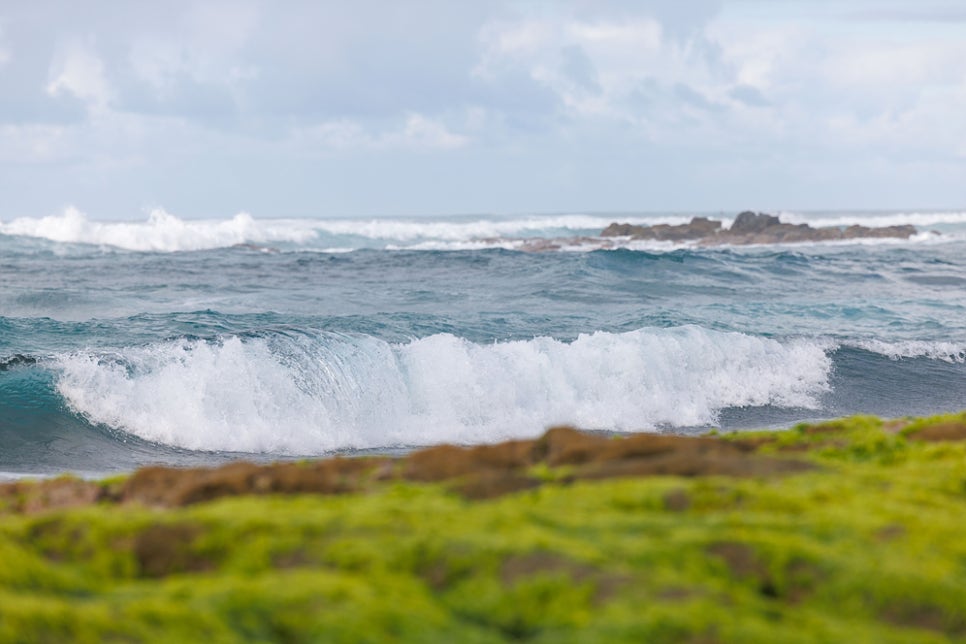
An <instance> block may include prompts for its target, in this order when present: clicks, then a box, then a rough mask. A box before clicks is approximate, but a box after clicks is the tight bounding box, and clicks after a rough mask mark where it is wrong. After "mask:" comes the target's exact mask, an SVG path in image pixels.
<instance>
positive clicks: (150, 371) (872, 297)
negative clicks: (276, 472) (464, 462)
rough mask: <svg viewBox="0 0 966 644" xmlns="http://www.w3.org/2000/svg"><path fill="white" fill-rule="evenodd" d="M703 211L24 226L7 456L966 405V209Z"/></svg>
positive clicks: (16, 263)
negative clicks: (800, 234) (676, 237)
mask: <svg viewBox="0 0 966 644" xmlns="http://www.w3.org/2000/svg"><path fill="white" fill-rule="evenodd" d="M693 214H702V213H680V214H647V213H643V214H642V213H638V214H628V213H621V214H587V215H585V214H563V215H544V216H537V215H525V216H501V217H497V216H464V217H414V218H409V219H402V218H375V219H286V220H281V219H270V218H261V217H259V218H255V217H252V216H250V215H247V214H239V215H236V216H235V217H232V218H230V219H225V220H206V221H194V220H184V219H180V218H178V217H176V216H174V215H172V214H169V213H166V212H164V211H161V210H158V211H155V212H153V213H151V214H150V216H149V217H148V218H147V219H146V220H145V219H143V218H142V219H141V220H139V221H131V222H99V221H96V220H95V219H93V218H89V217H87V216H85V215H84V214H82V213H80V212H78V211H77V210H74V209H68V210H67V211H66V212H64V213H63V214H61V215H57V216H51V217H45V218H20V219H6V220H3V221H0V477H10V476H22V475H25V474H40V475H43V474H54V473H59V472H64V471H71V472H76V473H80V474H87V475H99V474H104V473H109V472H115V471H124V470H129V469H131V468H133V467H136V466H138V465H142V464H146V463H172V464H182V465H187V464H200V463H215V462H221V461H224V460H227V459H232V458H263V459H274V458H283V457H293V456H294V457H301V456H316V455H325V454H333V453H358V452H360V451H363V452H365V451H369V450H375V451H378V452H386V451H393V450H399V449H408V448H411V447H415V446H421V445H430V444H437V443H442V442H452V443H461V444H475V443H487V442H493V441H498V440H503V439H507V438H520V437H532V436H536V435H538V434H540V433H541V432H543V431H544V429H545V428H546V427H548V426H550V425H553V424H559V423H568V424H574V425H577V426H579V427H583V428H588V429H598V430H607V431H614V432H676V433H696V432H704V431H707V430H709V429H711V428H722V429H725V430H731V429H743V428H755V427H783V426H788V425H791V424H794V423H796V422H800V421H804V420H816V419H822V418H829V417H835V416H840V415H844V414H854V413H874V414H879V415H884V416H890V417H891V416H901V415H906V414H930V413H936V412H943V411H953V410H959V409H964V408H966V364H964V361H966V213H963V212H875V213H868V212H867V213H849V212H825V213H781V217H782V220H783V221H787V222H791V223H809V224H811V225H813V226H825V225H828V226H847V225H850V224H854V223H860V224H864V225H868V226H884V225H892V224H913V225H915V226H916V227H917V231H918V232H917V234H916V235H914V236H913V237H912V238H911V239H908V240H896V239H889V240H886V239H877V240H855V241H850V242H827V243H817V244H794V245H791V244H790V245H782V246H732V247H703V246H700V245H698V244H695V243H693V242H692V243H688V244H671V243H668V242H644V241H634V240H629V239H616V240H615V239H604V238H600V237H599V236H598V235H599V233H600V231H601V230H602V229H603V228H604V227H605V226H606V225H607V224H609V223H611V222H613V221H621V222H624V221H626V222H631V223H637V224H656V223H670V224H677V223H683V222H686V221H688V220H689V219H690V218H691V216H692V215H693ZM705 214H707V213H705ZM709 216H711V217H713V218H718V219H722V220H723V221H724V222H725V225H728V224H729V223H730V221H731V219H733V217H734V213H728V214H724V215H719V214H716V213H711V214H709ZM538 240H552V243H547V244H536V243H534V242H535V241H538ZM534 248H543V249H552V250H550V251H549V252H528V251H529V250H532V249H534Z"/></svg>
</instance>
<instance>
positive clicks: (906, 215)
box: [778, 211, 966, 228]
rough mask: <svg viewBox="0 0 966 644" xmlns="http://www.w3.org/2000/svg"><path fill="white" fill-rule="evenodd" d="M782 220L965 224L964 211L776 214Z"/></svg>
mask: <svg viewBox="0 0 966 644" xmlns="http://www.w3.org/2000/svg"><path fill="white" fill-rule="evenodd" d="M778 217H779V218H780V219H781V220H782V222H785V223H789V224H809V225H812V226H852V225H856V224H857V225H862V226H869V227H881V226H903V225H906V224H910V225H913V226H916V227H917V228H922V227H924V226H941V225H951V226H961V225H963V224H966V212H954V211H937V212H889V213H834V214H833V213H828V214H825V213H795V212H782V213H779V214H778Z"/></svg>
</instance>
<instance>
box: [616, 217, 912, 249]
mask: <svg viewBox="0 0 966 644" xmlns="http://www.w3.org/2000/svg"><path fill="white" fill-rule="evenodd" d="M914 234H916V228H915V227H914V226H910V225H903V226H885V227H881V228H870V227H868V226H860V225H854V226H849V227H848V228H845V229H842V228H839V227H835V226H828V227H822V228H813V227H811V226H809V225H808V224H788V223H783V222H782V221H781V220H780V219H779V218H778V217H777V216H775V215H769V214H765V213H755V212H751V211H750V210H746V211H744V212H742V213H740V214H739V215H738V216H737V217H735V220H734V222H733V223H732V224H731V227H730V228H727V229H724V228H722V226H721V222H720V221H715V220H713V219H708V218H707V217H694V218H693V219H692V220H691V222H690V223H687V224H681V225H677V226H672V225H669V224H656V225H654V226H639V225H633V224H627V223H617V222H615V223H612V224H610V225H609V226H607V228H605V229H604V230H603V231H602V232H601V237H630V238H631V239H645V240H656V241H696V242H697V243H698V244H700V245H702V246H717V245H721V244H734V245H748V244H791V243H802V242H825V241H835V240H840V239H850V240H851V239H863V238H872V239H886V238H895V239H908V238H909V237H911V236H912V235H914Z"/></svg>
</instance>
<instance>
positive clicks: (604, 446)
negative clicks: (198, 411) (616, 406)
mask: <svg viewBox="0 0 966 644" xmlns="http://www.w3.org/2000/svg"><path fill="white" fill-rule="evenodd" d="M506 640H526V641H541V642H567V641H579V642H617V641H628V642H678V641H685V642H795V641H801V642H815V641H825V642H910V641H922V642H930V641H936V642H942V641H966V414H960V415H954V416H945V417H941V418H931V419H919V420H915V421H891V422H883V421H880V420H879V419H876V418H869V417H856V418H851V419H847V420H843V421H836V422H832V423H826V424H822V425H812V426H800V427H797V428H795V429H792V430H788V431H783V432H775V433H765V432H756V433H745V434H739V435H730V436H726V437H721V438H703V439H686V438H674V437H662V436H643V437H631V438H613V439H612V438H605V437H597V436H589V435H586V434H579V433H577V432H574V431H572V430H566V429H557V430H552V431H551V432H549V433H548V434H547V435H546V436H544V437H543V438H542V439H539V440H536V441H516V442H512V443H507V444H504V445H500V446H491V447H487V448H475V449H458V448H451V447H440V448H434V449H431V450H425V451H422V452H417V453H414V454H412V455H410V456H408V457H406V458H404V459H397V460H392V459H334V460H330V461H322V462H319V463H303V464H288V465H275V466H265V467H258V466H254V465H248V464H235V465H232V466H227V467H225V468H220V469H218V470H212V471H200V470H184V471H177V470H169V469H162V468H152V469H148V470H143V471H141V472H138V473H136V474H135V475H133V476H131V477H130V478H128V479H125V480H113V481H106V482H103V483H89V482H83V481H76V480H69V479H58V480H54V481H46V482H42V483H35V484H34V483H31V484H27V483H16V484H9V485H6V486H2V487H0V641H2V642H102V641H123V642H139V641H159V642H160V641H164V642H178V641H186V642H190V641H205V642H212V643H214V642H235V641H263V642H271V641H285V642H289V641H291V642H302V641H307V642H312V641H325V642H339V641H345V642H386V641H413V642H432V641H440V642H499V641H506Z"/></svg>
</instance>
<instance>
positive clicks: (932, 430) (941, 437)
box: [909, 423, 966, 443]
mask: <svg viewBox="0 0 966 644" xmlns="http://www.w3.org/2000/svg"><path fill="white" fill-rule="evenodd" d="M909 440H913V441H925V442H930V443H934V442H939V441H962V440H966V423H940V424H938V425H930V426H929V427H923V428H922V429H920V430H918V431H915V432H911V433H910V434H909Z"/></svg>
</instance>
